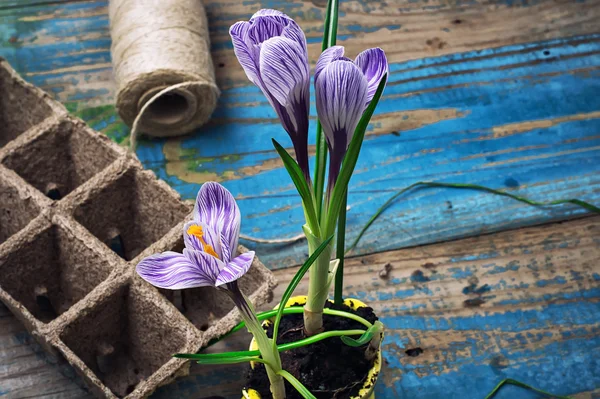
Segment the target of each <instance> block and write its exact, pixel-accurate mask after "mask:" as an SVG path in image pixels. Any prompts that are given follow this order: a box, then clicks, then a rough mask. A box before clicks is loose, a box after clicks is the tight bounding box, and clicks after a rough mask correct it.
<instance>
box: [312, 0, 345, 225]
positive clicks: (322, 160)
mask: <svg viewBox="0 0 600 399" xmlns="http://www.w3.org/2000/svg"><path fill="white" fill-rule="evenodd" d="M338 8H339V0H329V1H328V2H327V14H326V16H325V26H324V28H323V45H322V50H323V51H324V50H326V49H327V48H329V47H331V46H334V45H335V43H336V40H337V26H338ZM316 141H317V149H316V156H315V179H314V180H315V181H314V183H313V187H314V192H315V198H316V206H317V216H318V217H319V218H320V217H321V212H322V209H321V208H322V207H323V192H324V190H325V170H326V168H327V142H326V140H325V135H324V134H323V128H322V127H321V122H320V121H318V120H317V140H316ZM319 220H320V219H319Z"/></svg>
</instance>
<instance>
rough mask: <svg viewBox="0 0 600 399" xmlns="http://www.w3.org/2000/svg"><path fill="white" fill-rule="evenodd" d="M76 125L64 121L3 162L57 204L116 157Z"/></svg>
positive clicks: (91, 133) (101, 143)
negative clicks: (57, 201)
mask: <svg viewBox="0 0 600 399" xmlns="http://www.w3.org/2000/svg"><path fill="white" fill-rule="evenodd" d="M96 134H97V133H94V132H92V131H90V130H87V129H86V128H84V127H82V126H81V125H79V124H76V123H73V122H72V121H70V120H63V121H61V122H60V123H59V124H56V125H54V126H53V127H51V128H50V129H48V130H47V131H46V132H44V133H43V134H41V135H39V136H37V137H35V138H34V139H33V140H32V141H31V142H29V143H28V144H27V145H25V146H23V147H21V148H18V149H17V150H15V151H11V152H10V153H9V154H8V155H7V156H6V158H5V159H4V160H3V163H4V165H5V166H8V167H9V168H11V169H13V170H14V171H15V172H17V173H18V174H19V175H21V177H23V178H24V179H25V180H27V181H28V182H29V183H30V184H31V185H32V186H34V187H35V188H37V189H38V190H40V191H41V192H42V193H44V194H45V195H46V196H48V197H50V198H51V199H53V200H58V199H61V198H62V197H64V196H65V195H67V194H69V193H70V192H71V191H73V190H75V189H76V188H77V187H79V186H80V185H81V184H82V183H84V182H85V181H87V180H88V179H90V178H91V177H92V176H94V175H95V174H96V173H98V172H100V171H101V170H103V169H104V168H106V167H107V166H108V165H109V164H110V163H111V162H113V161H114V160H115V159H116V158H117V156H118V154H117V153H116V152H115V151H114V150H113V149H112V148H111V147H110V146H108V145H106V144H104V143H103V142H102V141H101V140H100V139H99V137H94V136H95V135H96Z"/></svg>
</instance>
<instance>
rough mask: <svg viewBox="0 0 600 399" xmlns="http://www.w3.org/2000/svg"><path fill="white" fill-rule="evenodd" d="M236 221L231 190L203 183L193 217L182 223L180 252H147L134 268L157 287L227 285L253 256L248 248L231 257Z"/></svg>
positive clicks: (237, 231) (238, 219) (236, 235)
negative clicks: (182, 245) (181, 247)
mask: <svg viewBox="0 0 600 399" xmlns="http://www.w3.org/2000/svg"><path fill="white" fill-rule="evenodd" d="M240 223H241V217H240V210H239V208H238V206H237V204H236V202H235V199H234V198H233V196H232V195H231V193H230V192H229V191H227V189H225V187H223V186H221V185H220V184H218V183H214V182H207V183H204V184H203V185H202V188H201V189H200V191H199V192H198V197H197V199H196V205H195V206H194V220H193V221H191V222H188V223H186V225H185V227H184V231H183V237H184V241H185V249H184V250H183V253H182V254H180V253H177V252H172V251H168V252H163V253H161V254H156V255H152V256H149V257H147V258H145V259H143V260H142V261H141V262H140V263H139V264H138V265H137V268H136V270H137V272H138V274H139V275H140V276H141V277H142V278H143V279H144V280H146V281H148V282H149V283H150V284H152V285H154V286H156V287H159V288H166V289H172V290H178V289H183V288H195V287H204V286H213V287H221V286H225V288H230V287H229V285H231V284H234V282H235V281H236V280H237V279H239V278H240V277H242V276H243V275H244V274H245V273H246V272H247V271H248V269H249V268H250V266H251V265H252V260H253V259H254V252H252V251H249V252H245V253H243V254H241V255H239V256H237V257H234V255H235V253H236V251H237V245H238V239H239V235H240Z"/></svg>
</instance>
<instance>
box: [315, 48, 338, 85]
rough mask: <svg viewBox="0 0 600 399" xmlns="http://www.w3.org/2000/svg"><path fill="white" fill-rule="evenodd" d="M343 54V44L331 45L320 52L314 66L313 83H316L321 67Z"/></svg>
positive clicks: (321, 70)
mask: <svg viewBox="0 0 600 399" xmlns="http://www.w3.org/2000/svg"><path fill="white" fill-rule="evenodd" d="M343 56H344V47H343V46H331V47H329V48H327V49H325V51H323V52H322V53H321V55H320V56H319V59H318V60H317V65H316V66H315V84H316V83H317V79H318V78H319V75H320V74H321V72H323V69H324V68H325V67H326V66H328V65H329V64H331V63H332V62H333V61H335V60H337V59H339V58H340V57H343Z"/></svg>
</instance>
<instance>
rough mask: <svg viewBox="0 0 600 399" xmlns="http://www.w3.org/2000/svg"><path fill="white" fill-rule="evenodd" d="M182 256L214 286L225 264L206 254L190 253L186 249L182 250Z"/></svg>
mask: <svg viewBox="0 0 600 399" xmlns="http://www.w3.org/2000/svg"><path fill="white" fill-rule="evenodd" d="M183 255H184V256H185V257H186V258H187V259H188V260H189V261H190V262H192V263H194V264H195V265H196V266H197V267H198V268H199V269H200V270H202V272H203V273H204V274H205V275H206V276H207V278H208V279H209V280H210V281H211V282H212V285H215V283H216V281H217V278H218V276H219V273H221V270H222V269H223V268H224V267H225V263H224V262H223V261H222V260H220V259H217V258H215V257H214V256H212V255H209V254H207V253H206V252H201V251H192V250H189V249H187V248H186V249H184V250H183Z"/></svg>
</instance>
